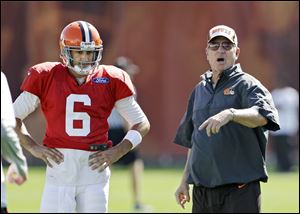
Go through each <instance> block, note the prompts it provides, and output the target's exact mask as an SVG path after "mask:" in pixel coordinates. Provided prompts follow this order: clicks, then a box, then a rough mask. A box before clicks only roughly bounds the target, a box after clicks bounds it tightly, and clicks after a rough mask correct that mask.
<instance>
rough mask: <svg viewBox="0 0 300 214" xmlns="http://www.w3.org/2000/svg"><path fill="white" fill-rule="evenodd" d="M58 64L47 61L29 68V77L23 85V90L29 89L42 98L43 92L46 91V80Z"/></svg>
mask: <svg viewBox="0 0 300 214" xmlns="http://www.w3.org/2000/svg"><path fill="white" fill-rule="evenodd" d="M56 64H57V63H49V62H46V63H41V64H38V65H35V66H33V67H31V68H29V70H28V73H27V77H26V78H25V80H24V81H23V83H22V85H21V90H22V91H28V92H30V93H32V94H34V95H36V96H38V97H39V98H40V99H41V97H42V94H43V92H45V88H46V81H47V79H48V78H49V75H50V74H51V72H50V71H51V69H52V68H53V67H54V66H55V65H56Z"/></svg>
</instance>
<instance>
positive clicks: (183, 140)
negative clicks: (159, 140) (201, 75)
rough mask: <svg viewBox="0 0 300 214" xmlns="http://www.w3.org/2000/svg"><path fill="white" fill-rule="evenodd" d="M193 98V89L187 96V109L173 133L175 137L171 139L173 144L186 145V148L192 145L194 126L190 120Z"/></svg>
mask: <svg viewBox="0 0 300 214" xmlns="http://www.w3.org/2000/svg"><path fill="white" fill-rule="evenodd" d="M194 99H195V90H194V91H193V92H192V94H191V96H190V98H189V102H188V107H187V110H186V112H185V113H184V115H183V117H182V119H181V121H180V124H179V127H178V129H177V132H176V135H175V139H174V141H173V143H175V144H178V145H181V146H184V147H188V148H191V147H192V142H191V139H192V134H193V131H194V126H193V121H192V116H193V106H194Z"/></svg>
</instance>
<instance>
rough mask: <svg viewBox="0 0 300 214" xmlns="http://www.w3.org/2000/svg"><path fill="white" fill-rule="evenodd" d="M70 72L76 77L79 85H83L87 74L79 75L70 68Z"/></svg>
mask: <svg viewBox="0 0 300 214" xmlns="http://www.w3.org/2000/svg"><path fill="white" fill-rule="evenodd" d="M69 72H70V74H71V75H72V76H73V77H74V78H75V79H76V82H77V83H78V85H82V84H83V83H84V82H85V79H86V77H87V76H83V75H79V74H77V73H76V72H74V71H72V70H71V69H69Z"/></svg>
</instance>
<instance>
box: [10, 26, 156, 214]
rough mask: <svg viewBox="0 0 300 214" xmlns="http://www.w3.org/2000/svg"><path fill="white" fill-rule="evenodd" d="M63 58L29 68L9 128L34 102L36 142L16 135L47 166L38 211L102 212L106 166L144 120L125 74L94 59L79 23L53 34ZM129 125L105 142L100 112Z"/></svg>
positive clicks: (98, 45)
mask: <svg viewBox="0 0 300 214" xmlns="http://www.w3.org/2000/svg"><path fill="white" fill-rule="evenodd" d="M59 44H60V55H61V58H62V60H63V63H60V62H44V63H41V64H38V65H35V66H33V67H31V68H30V69H29V70H28V76H27V77H26V79H25V80H24V82H23V84H22V86H21V90H22V91H23V92H22V93H21V94H20V95H19V97H18V98H17V99H16V101H15V102H14V109H15V112H16V118H17V127H18V128H20V126H21V124H22V120H24V119H25V118H26V117H27V116H28V115H29V114H30V113H31V112H33V111H34V110H35V109H36V108H37V106H39V105H40V106H41V109H42V111H43V114H44V116H45V119H46V122H47V126H46V133H45V137H44V139H43V144H42V145H41V144H39V143H37V142H36V141H35V140H34V139H33V138H32V137H31V136H30V135H29V134H26V133H22V132H21V130H20V129H18V130H19V134H20V136H21V142H22V145H23V146H24V147H25V148H26V149H27V150H28V151H29V152H30V153H31V154H32V155H34V156H35V157H37V158H40V159H42V160H44V161H45V163H46V164H47V169H46V181H45V187H44V192H43V196H42V200H41V208H40V211H41V212H52V213H54V212H83V213H85V212H98V213H103V212H107V207H108V193H109V178H110V168H109V167H108V166H110V165H111V164H113V163H115V162H116V161H117V160H119V159H120V158H121V157H122V156H123V155H125V154H126V153H127V152H129V151H130V150H131V149H134V148H135V147H136V146H137V145H138V144H139V143H141V141H142V138H143V136H145V135H146V134H147V132H148V131H149V129H150V124H149V121H148V119H147V117H146V115H145V114H144V112H143V111H142V109H141V108H140V106H139V105H138V103H137V102H136V101H135V99H134V93H135V92H134V88H133V85H132V83H131V80H130V77H129V76H128V74H127V73H126V72H125V71H123V70H121V69H119V68H116V67H115V66H110V65H102V64H100V60H101V58H102V50H103V42H102V40H101V38H100V35H99V32H98V31H97V29H96V28H95V27H94V26H93V25H91V24H90V23H88V22H86V21H75V22H72V23H70V24H68V25H67V26H66V27H65V28H64V29H63V30H62V32H61V36H60V42H59ZM114 107H115V108H116V109H117V111H119V113H120V114H121V115H122V116H123V117H124V118H125V119H126V121H127V122H128V123H129V126H130V129H129V131H128V132H127V134H126V136H125V137H124V138H123V140H122V142H121V143H119V144H118V145H117V146H114V147H111V142H110V141H109V140H108V129H109V126H108V123H107V118H108V116H109V115H110V113H111V111H112V109H113V108H114Z"/></svg>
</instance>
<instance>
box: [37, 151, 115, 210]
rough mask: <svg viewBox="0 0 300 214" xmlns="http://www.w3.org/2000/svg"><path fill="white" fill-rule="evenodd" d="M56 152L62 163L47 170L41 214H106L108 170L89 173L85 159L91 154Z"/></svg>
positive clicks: (86, 152) (90, 171)
mask: <svg viewBox="0 0 300 214" xmlns="http://www.w3.org/2000/svg"><path fill="white" fill-rule="evenodd" d="M59 151H60V152H62V153H63V154H64V162H63V163H61V164H59V165H56V164H55V163H54V164H53V165H54V167H53V168H50V167H47V170H46V184H45V187H44V192H43V197H42V202H41V208H40V211H41V213H58V212H61V213H71V212H80V213H104V212H107V207H108V193H109V178H110V169H109V168H108V167H107V168H106V169H105V170H104V171H103V172H98V171H93V170H91V169H90V167H89V166H88V158H89V155H90V154H91V153H92V152H88V151H81V150H72V149H59ZM51 163H52V162H51Z"/></svg>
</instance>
